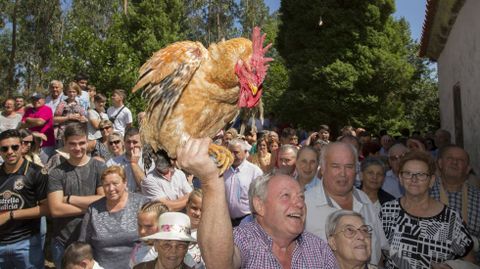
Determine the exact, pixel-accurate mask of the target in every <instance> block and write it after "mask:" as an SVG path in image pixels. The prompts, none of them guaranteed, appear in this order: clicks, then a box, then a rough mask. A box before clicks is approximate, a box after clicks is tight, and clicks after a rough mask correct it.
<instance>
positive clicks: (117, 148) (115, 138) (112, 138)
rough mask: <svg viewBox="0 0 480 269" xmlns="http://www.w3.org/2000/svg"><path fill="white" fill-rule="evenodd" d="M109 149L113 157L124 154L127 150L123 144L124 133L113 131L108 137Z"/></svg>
mask: <svg viewBox="0 0 480 269" xmlns="http://www.w3.org/2000/svg"><path fill="white" fill-rule="evenodd" d="M107 141H108V150H109V151H110V154H112V158H113V157H117V156H120V155H122V154H123V153H124V152H125V145H124V144H123V135H122V134H121V133H119V132H113V133H112V134H110V135H109V136H108V138H107Z"/></svg>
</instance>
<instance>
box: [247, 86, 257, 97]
mask: <svg viewBox="0 0 480 269" xmlns="http://www.w3.org/2000/svg"><path fill="white" fill-rule="evenodd" d="M248 87H249V88H250V90H251V91H252V94H253V96H255V95H257V92H258V87H256V86H254V85H253V84H252V83H248Z"/></svg>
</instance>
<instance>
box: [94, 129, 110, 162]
mask: <svg viewBox="0 0 480 269" xmlns="http://www.w3.org/2000/svg"><path fill="white" fill-rule="evenodd" d="M98 129H99V130H100V134H101V135H102V136H101V137H100V138H98V139H97V140H94V143H95V144H94V145H93V148H92V149H91V156H92V157H94V158H97V159H100V160H103V161H105V162H106V161H108V160H110V159H111V158H112V156H113V155H112V153H111V152H110V150H109V146H108V145H109V144H108V142H109V140H108V137H109V136H110V135H111V134H112V133H113V124H112V122H111V121H110V120H101V121H100V123H99V124H98Z"/></svg>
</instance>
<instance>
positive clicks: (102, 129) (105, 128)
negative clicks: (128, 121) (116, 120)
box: [100, 126, 112, 131]
mask: <svg viewBox="0 0 480 269" xmlns="http://www.w3.org/2000/svg"><path fill="white" fill-rule="evenodd" d="M109 129H112V126H105V127H102V128H100V130H101V131H105V130H109Z"/></svg>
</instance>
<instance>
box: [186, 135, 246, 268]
mask: <svg viewBox="0 0 480 269" xmlns="http://www.w3.org/2000/svg"><path fill="white" fill-rule="evenodd" d="M210 143H211V140H210V139H209V138H205V139H190V140H189V141H188V142H187V143H186V145H185V146H183V147H180V148H178V150H177V162H178V166H179V167H180V168H182V169H184V170H186V171H187V172H189V173H191V174H193V175H195V176H196V177H198V178H199V179H200V181H201V183H202V190H203V204H202V218H201V221H200V227H199V229H198V243H199V244H200V250H201V251H202V257H203V259H204V261H205V265H206V267H207V268H239V267H240V255H239V252H238V249H236V247H235V246H234V244H233V230H232V224H231V222H230V217H229V213H228V206H227V200H226V198H225V185H224V181H223V178H221V177H220V176H219V175H218V173H219V170H218V169H217V167H216V165H215V163H214V162H213V160H212V159H211V158H210V157H209V156H208V146H209V145H210Z"/></svg>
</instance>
